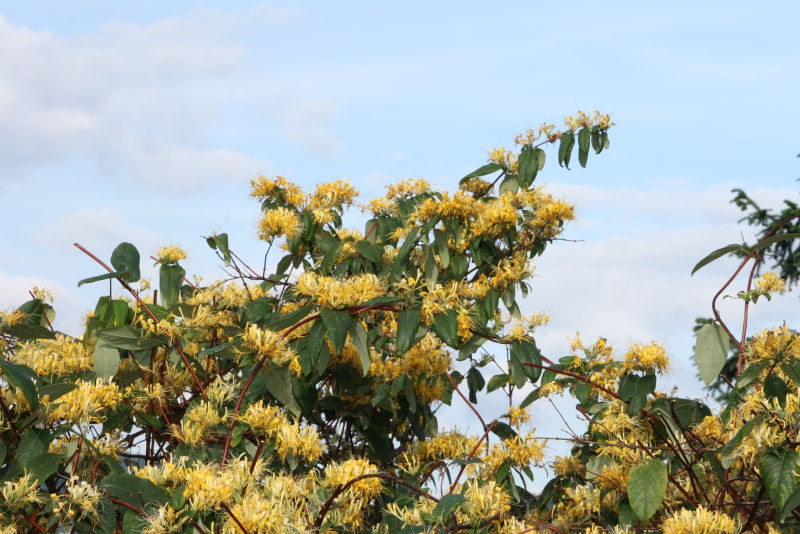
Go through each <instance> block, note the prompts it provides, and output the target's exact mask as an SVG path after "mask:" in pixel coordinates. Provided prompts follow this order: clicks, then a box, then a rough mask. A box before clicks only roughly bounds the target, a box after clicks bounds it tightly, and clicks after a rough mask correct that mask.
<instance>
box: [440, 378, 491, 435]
mask: <svg viewBox="0 0 800 534" xmlns="http://www.w3.org/2000/svg"><path fill="white" fill-rule="evenodd" d="M445 376H447V379H448V380H449V381H450V384H452V385H453V389H454V390H455V392H456V393H458V396H459V397H461V399H462V400H463V401H464V402H466V403H467V406H469V409H470V410H472V413H474V414H475V415H476V416H477V417H478V419H479V420H480V422H481V426H482V427H483V430H484V432H485V431H486V428H487V427H486V421H484V420H483V417H481V414H480V412H479V411H478V410H477V408H475V406H473V405H472V403H471V402H470V401H469V399H468V398H466V397H465V396H464V394H463V393H461V390H460V389H458V385H457V384H456V382H455V380H453V377H452V376H450V373H445Z"/></svg>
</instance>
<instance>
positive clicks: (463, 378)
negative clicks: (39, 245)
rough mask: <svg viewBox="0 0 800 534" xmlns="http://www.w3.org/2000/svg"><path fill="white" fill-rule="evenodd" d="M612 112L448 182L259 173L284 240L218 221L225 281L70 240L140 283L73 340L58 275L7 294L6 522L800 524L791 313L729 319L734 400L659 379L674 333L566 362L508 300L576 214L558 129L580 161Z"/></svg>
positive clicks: (1, 507) (709, 364)
mask: <svg viewBox="0 0 800 534" xmlns="http://www.w3.org/2000/svg"><path fill="white" fill-rule="evenodd" d="M609 127H610V122H609V119H608V116H605V115H600V114H595V116H594V117H588V116H586V115H584V114H582V113H579V114H578V115H577V116H576V117H568V119H567V128H566V129H565V130H564V131H563V132H561V131H557V130H555V128H554V127H553V126H551V125H545V126H543V127H542V128H541V129H540V130H537V131H528V132H527V133H525V134H523V135H521V136H519V137H518V138H517V140H516V141H517V144H518V145H519V146H520V150H519V152H512V151H509V150H506V149H497V150H494V151H493V152H492V153H491V156H490V158H489V161H488V163H486V164H485V165H483V166H482V167H480V168H478V169H477V170H476V171H474V172H472V173H470V174H469V175H467V176H465V177H464V178H463V179H462V180H461V181H460V183H459V188H458V190H457V191H456V192H454V193H449V192H438V191H436V190H434V189H433V188H432V187H431V186H430V185H429V184H427V183H426V182H425V181H424V180H408V181H405V182H401V183H399V184H397V185H394V186H391V187H390V188H389V189H388V192H387V194H386V196H384V197H383V198H379V199H375V200H372V201H370V202H369V203H368V204H366V205H363V206H361V205H359V204H358V203H357V193H356V191H355V189H354V188H353V187H352V186H351V185H350V184H348V183H346V182H343V181H336V182H333V183H328V184H321V185H319V186H318V187H317V188H316V190H315V191H314V192H313V193H310V194H306V193H305V192H303V191H302V190H301V189H300V188H299V187H297V186H296V185H294V184H292V183H291V182H289V181H288V180H286V179H284V178H282V177H276V178H269V179H268V178H263V177H259V178H256V179H254V180H252V182H251V185H252V191H251V196H253V197H254V198H256V199H258V200H259V201H260V202H261V209H262V212H263V213H262V218H261V220H260V222H259V228H258V231H259V236H260V237H261V239H263V240H264V241H265V242H266V243H267V244H268V246H267V249H266V255H265V257H264V259H263V263H262V262H260V263H262V264H263V265H264V266H266V265H268V264H269V263H270V258H271V256H269V255H270V254H272V253H274V252H277V251H278V250H279V249H280V250H282V251H283V252H282V253H281V254H282V257H281V258H280V259H279V260H278V261H277V268H276V272H274V273H269V274H268V273H267V271H266V267H261V269H258V268H253V267H251V265H250V264H248V263H245V261H243V260H242V259H241V258H240V257H239V256H238V255H237V254H236V253H235V251H233V250H232V249H231V247H230V246H229V241H228V236H227V234H218V235H212V236H210V237H208V238H207V242H208V245H209V246H210V247H211V248H212V249H213V250H214V251H215V253H216V254H217V255H218V256H219V258H220V260H221V261H223V262H224V263H225V265H226V266H227V269H228V271H229V273H230V277H229V278H228V279H226V280H222V281H220V282H217V283H214V284H211V285H207V286H200V285H197V284H193V283H192V282H190V281H189V279H187V277H186V273H185V271H184V269H183V268H182V267H181V265H180V263H181V261H182V260H183V259H184V258H185V254H184V253H183V251H181V250H180V249H177V248H175V247H170V248H166V249H164V250H161V251H160V252H159V253H158V254H156V256H155V261H156V263H157V264H158V265H159V284H158V289H157V290H153V291H150V290H149V287H148V286H149V284H148V283H147V282H146V281H143V280H140V272H139V265H140V256H139V252H138V250H137V249H136V248H135V246H133V245H132V244H130V243H122V244H120V245H119V246H118V247H117V248H116V249H115V250H114V251H113V252H112V254H111V258H110V264H111V265H110V266H108V265H106V264H105V263H104V262H103V261H101V260H100V259H99V258H97V257H96V256H94V255H93V253H92V252H91V251H88V250H86V249H84V248H83V247H81V246H80V245H77V244H76V245H77V246H78V247H79V248H80V249H81V250H83V251H84V252H86V253H87V254H88V255H89V256H91V257H92V258H94V259H95V260H96V261H97V263H98V264H100V265H101V266H102V267H104V268H105V269H106V270H107V271H108V272H107V273H103V274H100V275H98V276H94V277H91V278H87V279H85V280H82V281H81V282H79V285H82V284H85V283H93V282H97V281H101V280H116V282H117V283H118V284H119V286H120V287H121V288H122V290H124V293H123V295H122V296H114V295H113V294H109V295H108V296H105V297H102V298H100V299H99V301H98V303H97V306H96V307H95V309H94V311H93V312H91V313H89V314H88V316H87V319H86V329H85V332H84V333H83V334H82V335H81V336H80V337H77V338H76V337H71V336H69V335H67V334H64V333H61V332H54V331H53V329H52V327H51V322H52V319H53V316H54V315H53V314H54V312H53V308H52V306H51V304H50V299H49V295H48V294H47V292H46V291H43V290H34V291H33V292H32V297H33V298H32V299H31V300H30V301H28V302H26V303H24V304H23V305H22V306H20V307H19V308H18V309H17V310H14V311H11V312H8V313H5V314H3V315H2V323H0V328H1V329H2V358H0V369H2V376H3V380H4V382H5V385H6V387H4V389H3V391H2V395H0V408H2V416H3V417H2V427H1V428H0V430H2V432H1V433H0V437H1V438H2V441H0V461H1V462H2V468H0V493H2V503H0V512H2V515H0V517H1V519H0V526H2V528H3V529H4V530H3V532H14V531H15V530H16V531H19V532H23V531H31V532H34V531H35V532H51V531H55V530H56V529H58V528H61V529H69V530H74V531H75V532H115V531H119V530H121V531H122V532H146V533H162V532H163V533H177V532H186V533H189V532H208V533H211V532H247V533H250V534H256V533H273V532H274V533H278V532H376V533H388V532H408V533H411V532H458V531H469V532H484V533H488V532H493V533H494V532H498V533H500V532H502V533H521V532H532V531H538V530H549V531H553V532H566V531H568V530H579V531H587V532H598V531H601V530H603V529H608V530H614V531H617V532H624V531H628V529H633V528H635V527H640V526H648V527H652V528H653V529H660V530H662V531H663V532H665V533H673V534H674V533H679V532H706V533H714V532H732V531H734V530H737V529H738V530H748V529H752V528H756V527H757V526H758V527H760V528H763V529H767V528H769V529H772V531H774V530H775V529H777V528H781V527H778V526H777V525H778V524H779V523H781V522H783V524H784V525H785V526H786V528H793V527H792V525H798V524H799V523H797V522H796V520H795V515H796V512H795V510H794V508H795V507H796V506H797V505H798V504H800V496H799V495H800V491H799V490H798V479H797V477H796V476H795V474H794V469H795V467H796V463H797V455H798V453H797V451H796V450H795V448H796V444H797V441H796V439H797V437H796V432H797V428H798V417H800V411H798V407H800V400H798V399H800V396H799V395H798V393H797V384H798V383H800V371H798V369H800V360H798V357H800V343H797V342H796V339H797V335H796V334H795V333H794V332H792V331H790V330H788V329H787V328H786V327H783V328H779V329H776V330H772V331H767V332H764V333H762V334H759V335H757V336H755V338H754V340H753V342H752V343H751V344H750V345H749V346H747V347H745V346H744V342H743V341H742V342H736V343H738V347H739V349H740V352H741V354H742V355H743V356H742V357H741V361H742V363H743V364H745V363H746V364H747V365H746V367H744V372H743V373H742V374H741V375H740V376H739V377H738V381H737V384H736V391H737V392H738V394H737V395H734V396H732V397H731V399H732V400H731V401H730V404H729V405H728V406H726V407H725V409H724V410H722V411H719V412H718V413H712V411H711V410H710V409H709V408H708V407H707V406H706V405H704V404H703V403H701V402H699V401H696V400H691V399H683V398H676V397H672V396H668V395H666V394H663V393H658V392H656V381H657V377H658V375H660V374H661V373H662V372H663V371H664V370H665V369H666V368H667V367H668V365H669V361H668V358H667V355H666V354H665V351H664V349H663V348H661V347H659V346H658V345H655V344H639V345H634V346H632V347H631V348H630V349H629V350H628V351H627V352H626V353H625V354H624V356H623V357H622V358H614V357H613V354H612V349H611V347H610V346H608V345H607V344H606V342H605V340H603V339H600V340H598V341H596V342H595V343H592V344H584V343H583V342H581V340H580V339H576V340H575V341H574V342H573V344H572V347H571V354H570V355H569V356H565V357H563V358H560V359H556V360H551V359H549V358H547V357H546V356H544V355H542V354H541V352H540V351H539V349H538V348H537V346H536V343H535V340H534V337H533V334H534V332H535V330H536V328H538V327H540V326H542V325H543V324H544V323H545V322H546V320H547V319H546V317H545V316H544V315H543V314H533V315H532V316H529V317H524V316H523V315H522V314H521V311H520V307H519V305H518V298H519V297H520V296H522V297H524V296H525V295H526V294H527V293H528V290H529V286H528V282H527V281H528V279H529V278H530V276H531V267H530V262H531V260H532V259H533V258H535V257H537V256H539V255H541V254H542V253H543V252H544V251H545V249H546V248H547V246H548V245H549V244H550V243H552V242H553V240H555V239H557V236H558V235H559V234H560V232H561V231H562V228H563V225H564V223H565V222H566V221H569V220H570V219H572V218H573V209H572V207H571V206H570V205H569V204H567V203H565V202H563V201H561V200H558V199H554V198H553V197H552V196H551V195H549V194H548V193H546V192H545V191H544V190H543V189H541V188H540V187H534V186H533V185H532V184H533V182H534V180H535V178H536V177H537V175H538V173H539V172H540V171H541V170H542V168H543V166H544V164H545V157H546V156H545V154H546V153H545V150H544V147H546V146H547V145H551V144H556V143H557V144H558V153H557V160H558V163H559V164H560V165H566V166H568V165H569V164H570V161H571V156H572V153H573V151H574V146H575V145H576V144H577V154H578V160H579V163H580V164H581V166H585V165H586V163H587V158H588V155H589V153H590V151H592V150H593V151H594V152H596V153H600V152H601V151H602V150H603V149H604V148H606V147H608V134H607V129H608V128H609ZM352 206H360V207H361V208H362V210H363V211H364V212H365V213H369V214H371V215H370V217H369V219H368V220H367V221H366V223H365V227H364V232H363V233H361V232H359V231H356V230H349V229H345V228H344V227H343V224H342V217H343V215H344V212H345V210H347V209H348V208H350V207H352ZM754 258H755V259H756V260H760V256H759V252H758V250H756V249H753V252H752V253H750V256H749V257H748V258H747V260H751V259H754ZM711 259H713V258H711ZM747 260H746V261H747ZM701 263H702V262H701ZM764 280H765V281H764V282H762V284H761V285H759V286H757V287H756V289H754V290H752V291H750V292H745V293H743V294H742V295H740V297H741V298H743V299H745V301H746V303H745V304H746V305H749V303H750V302H751V301H753V300H756V299H757V298H758V297H759V296H763V295H767V294H769V293H770V292H771V291H774V290H776V289H778V288H777V285H779V284H778V282H776V281H775V280H768V279H764ZM717 319H718V322H714V323H710V324H708V325H706V326H704V327H703V328H702V329H701V330H700V331H699V333H698V346H697V359H698V364H699V368H700V372H701V376H703V377H704V379H706V380H708V379H709V378H710V379H713V378H715V377H716V375H718V374H719V371H720V369H721V367H722V365H723V364H724V361H725V354H726V353H727V339H728V337H727V336H726V332H727V333H728V334H729V333H730V332H729V330H728V329H727V326H725V325H724V323H723V322H722V321H721V318H720V317H719V316H717ZM731 337H733V336H731ZM743 339H744V338H743ZM720 358H721V363H720ZM458 369H460V370H461V371H463V374H462V372H459V370H458ZM492 373H494V374H492ZM490 374H492V376H489V375H490ZM500 389H502V390H503V391H504V392H505V394H506V395H507V398H508V405H509V409H508V411H507V412H506V413H499V414H494V415H493V416H492V417H491V418H490V417H487V416H485V415H484V414H483V413H481V411H480V410H479V409H478V405H479V404H480V403H479V395H478V394H479V393H481V392H483V391H495V390H500ZM523 389H524V391H523ZM564 392H569V393H570V394H572V395H573V396H574V397H575V398H576V399H577V401H578V406H577V409H578V411H579V412H580V413H581V414H582V415H583V416H584V417H585V418H586V420H587V429H586V431H585V432H584V433H583V434H581V435H571V436H565V437H564V438H563V439H566V440H568V441H571V442H572V443H573V448H572V451H571V454H570V455H569V456H566V457H559V458H555V459H554V460H552V461H551V462H548V464H547V465H548V466H550V467H551V468H552V472H553V473H554V474H553V477H552V479H550V480H549V481H548V482H547V483H546V485H543V488H544V489H543V490H542V491H541V492H538V493H535V492H533V491H532V490H531V486H530V484H531V482H532V480H533V472H532V470H531V468H532V467H533V466H536V465H539V466H542V465H545V458H544V445H545V443H544V441H543V440H541V439H539V438H537V437H536V435H535V433H534V431H533V429H531V428H530V427H529V424H528V417H529V416H528V414H527V411H526V410H527V409H528V406H529V405H531V404H532V403H533V402H535V401H536V400H538V399H541V398H545V397H548V396H551V395H557V394H562V393H564ZM523 393H525V394H526V396H525V397H524V398H523V399H520V397H521V396H522V394H523ZM481 397H482V396H481ZM442 403H444V404H451V403H463V405H464V407H465V409H468V410H470V411H471V412H472V413H473V414H474V416H475V418H476V420H477V422H478V423H479V425H480V429H481V430H480V431H479V435H475V436H472V435H465V434H461V433H459V432H457V431H455V430H453V429H449V428H447V426H446V425H445V428H440V422H439V421H438V420H437V417H436V412H437V408H438V407H439V406H441V404H442ZM537 482H538V481H537ZM538 483H539V484H540V487H541V486H542V484H541V482H538ZM768 524H770V525H773V524H774V526H767V525H768ZM62 531H66V530H62Z"/></svg>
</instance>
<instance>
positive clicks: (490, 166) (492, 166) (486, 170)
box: [459, 163, 502, 185]
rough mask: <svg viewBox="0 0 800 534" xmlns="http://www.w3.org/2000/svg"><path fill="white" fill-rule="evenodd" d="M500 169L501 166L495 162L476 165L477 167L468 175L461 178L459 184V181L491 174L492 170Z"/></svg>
mask: <svg viewBox="0 0 800 534" xmlns="http://www.w3.org/2000/svg"><path fill="white" fill-rule="evenodd" d="M500 169H502V167H501V166H500V165H498V164H497V163H487V164H486V165H483V166H481V167H478V168H477V169H475V170H474V171H472V172H471V173H469V174H468V175H466V176H464V177H463V178H462V179H461V181H460V182H459V185H460V184H461V183H463V182H464V181H466V180H469V179H470V178H477V177H479V176H486V175H487V174H492V173H493V172H497V171H499V170H500Z"/></svg>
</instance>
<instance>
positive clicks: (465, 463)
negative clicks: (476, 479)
mask: <svg viewBox="0 0 800 534" xmlns="http://www.w3.org/2000/svg"><path fill="white" fill-rule="evenodd" d="M496 423H497V419H495V420H494V421H492V422H491V423H489V428H487V429H486V431H485V432H484V433H483V435H482V436H481V438H480V439H479V440H478V442H477V443H475V446H474V447H472V450H471V451H469V455H468V456H467V459H466V461H465V462H464V464H463V465H462V466H461V469H459V471H458V474H457V475H456V478H455V480H453V483H452V484H450V493H453V490H455V489H456V486H458V481H459V479H460V478H461V475H463V474H464V470H465V469H466V468H467V462H469V461H470V460H472V458H473V457H474V456H475V453H476V452H478V448H479V447H480V446H481V443H483V440H485V439H486V438H487V437H488V436H489V432H491V431H492V429H493V428H494V425H495V424H496Z"/></svg>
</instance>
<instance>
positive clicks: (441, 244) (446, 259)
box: [433, 228, 450, 269]
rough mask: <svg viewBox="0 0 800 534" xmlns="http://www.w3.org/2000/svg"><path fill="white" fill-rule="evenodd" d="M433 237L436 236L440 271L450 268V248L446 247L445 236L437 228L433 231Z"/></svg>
mask: <svg viewBox="0 0 800 534" xmlns="http://www.w3.org/2000/svg"><path fill="white" fill-rule="evenodd" d="M433 235H434V236H436V238H435V239H436V251H437V252H438V253H439V261H440V262H441V263H442V269H447V268H448V267H449V266H450V247H449V246H448V245H447V236H446V235H445V233H444V232H442V231H441V230H439V229H438V228H437V229H436V230H434V231H433Z"/></svg>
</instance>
